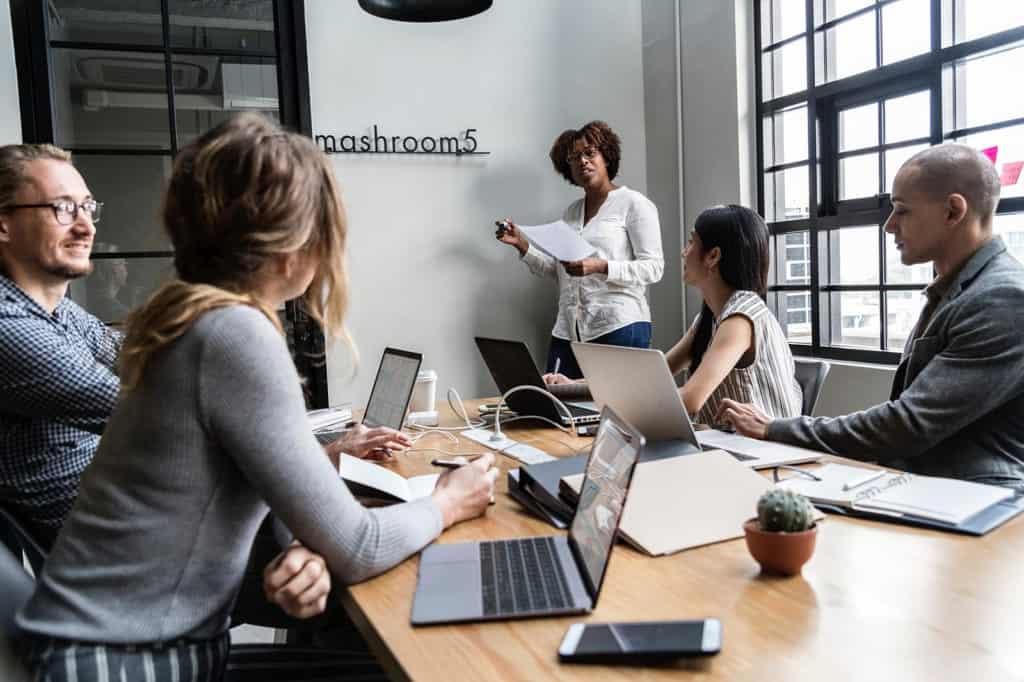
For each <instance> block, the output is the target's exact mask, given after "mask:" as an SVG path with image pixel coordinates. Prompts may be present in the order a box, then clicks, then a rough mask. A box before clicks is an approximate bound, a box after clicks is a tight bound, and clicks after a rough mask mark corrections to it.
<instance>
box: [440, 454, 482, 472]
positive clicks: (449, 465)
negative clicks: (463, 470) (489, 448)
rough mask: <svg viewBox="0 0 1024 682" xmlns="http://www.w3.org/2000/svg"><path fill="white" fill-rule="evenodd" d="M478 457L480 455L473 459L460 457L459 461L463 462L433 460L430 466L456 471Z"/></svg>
mask: <svg viewBox="0 0 1024 682" xmlns="http://www.w3.org/2000/svg"><path fill="white" fill-rule="evenodd" d="M479 457H480V455H475V456H473V457H468V458H467V457H462V458H461V459H462V460H464V461H459V460H458V459H435V460H432V461H431V462H430V464H431V465H432V466H436V467H441V468H442V469H458V468H459V467H463V466H466V465H467V464H470V463H471V462H473V461H475V460H477V459H478V458H479Z"/></svg>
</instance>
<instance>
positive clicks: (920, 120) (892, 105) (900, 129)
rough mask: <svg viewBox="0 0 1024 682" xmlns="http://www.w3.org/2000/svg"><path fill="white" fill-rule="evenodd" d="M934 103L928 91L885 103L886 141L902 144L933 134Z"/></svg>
mask: <svg viewBox="0 0 1024 682" xmlns="http://www.w3.org/2000/svg"><path fill="white" fill-rule="evenodd" d="M931 114H932V103H931V93H930V91H928V90H922V91H921V92H915V93H912V94H910V95H904V96H902V97H893V98H892V99H888V100H886V101H885V141H886V142H887V143H892V142H902V141H903V140H913V139H917V138H922V137H928V136H929V135H930V134H931V118H932V116H931Z"/></svg>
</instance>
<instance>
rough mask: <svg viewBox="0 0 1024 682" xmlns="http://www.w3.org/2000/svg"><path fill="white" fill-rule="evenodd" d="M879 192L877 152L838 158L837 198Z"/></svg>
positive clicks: (870, 194) (869, 195) (855, 196)
mask: <svg viewBox="0 0 1024 682" xmlns="http://www.w3.org/2000/svg"><path fill="white" fill-rule="evenodd" d="M878 192H879V187H878V154H859V155H857V156H848V157H846V158H845V159H839V198H840V199H856V198H858V197H873V196H875V195H876V194H878Z"/></svg>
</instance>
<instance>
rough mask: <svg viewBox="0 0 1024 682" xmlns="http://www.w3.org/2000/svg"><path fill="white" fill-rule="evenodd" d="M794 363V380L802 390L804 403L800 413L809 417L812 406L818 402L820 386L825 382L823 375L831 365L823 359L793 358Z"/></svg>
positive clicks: (825, 375)
mask: <svg viewBox="0 0 1024 682" xmlns="http://www.w3.org/2000/svg"><path fill="white" fill-rule="evenodd" d="M793 362H794V363H795V364H796V382H797V383H798V384H800V388H801V389H802V390H803V392H804V403H803V408H802V410H801V414H803V415H804V416H805V417H810V416H811V414H812V413H813V412H814V407H815V406H816V405H817V404H818V396H820V395H821V387H822V386H823V385H824V384H825V377H827V376H828V372H829V370H830V369H832V365H831V364H829V363H828V362H825V361H824V360H801V359H799V358H794V359H793Z"/></svg>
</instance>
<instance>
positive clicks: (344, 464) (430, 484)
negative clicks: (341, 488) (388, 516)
mask: <svg viewBox="0 0 1024 682" xmlns="http://www.w3.org/2000/svg"><path fill="white" fill-rule="evenodd" d="M339 468H340V472H339V473H340V474H341V477H342V478H343V479H345V482H346V483H348V486H349V488H350V489H351V490H352V494H353V495H356V496H357V497H372V498H376V499H378V500H385V501H389V502H409V501H411V500H417V499H419V498H421V497H426V496H428V495H430V493H432V492H434V486H436V485H437V479H438V476H439V474H427V475H425V476H413V477H412V478H405V477H404V476H401V475H400V474H396V473H395V472H394V471H391V470H390V469H387V468H385V467H382V466H381V465H379V464H375V463H373V462H370V461H367V460H364V459H357V458H355V457H352V456H351V455H344V454H343V455H342V456H341V464H340V467H339Z"/></svg>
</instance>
